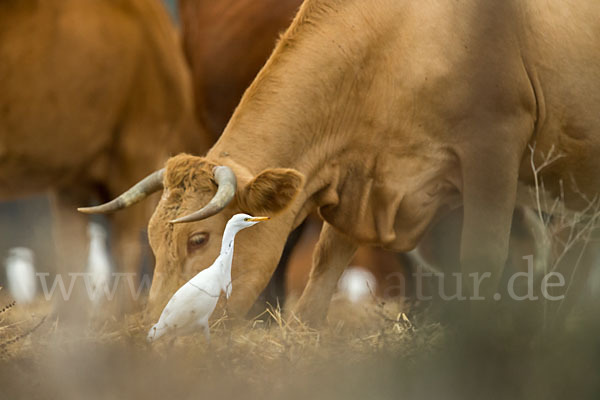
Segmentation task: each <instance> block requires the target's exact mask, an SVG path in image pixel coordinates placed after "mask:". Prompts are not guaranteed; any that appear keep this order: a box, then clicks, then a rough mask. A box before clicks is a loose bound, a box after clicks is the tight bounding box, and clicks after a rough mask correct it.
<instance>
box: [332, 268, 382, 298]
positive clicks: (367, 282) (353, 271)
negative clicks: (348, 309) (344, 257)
mask: <svg viewBox="0 0 600 400" xmlns="http://www.w3.org/2000/svg"><path fill="white" fill-rule="evenodd" d="M376 286H377V280H376V279H375V275H373V274H372V273H371V271H368V270H366V269H364V268H363V267H348V268H347V269H346V271H344V273H343V274H342V276H341V277H340V280H339V281H338V289H339V291H340V293H341V294H342V295H343V296H344V297H346V298H347V299H348V300H350V302H352V303H358V302H360V301H362V300H364V299H365V297H367V296H370V295H371V293H374V292H375V288H376Z"/></svg>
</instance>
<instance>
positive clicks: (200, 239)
mask: <svg viewBox="0 0 600 400" xmlns="http://www.w3.org/2000/svg"><path fill="white" fill-rule="evenodd" d="M208 238H209V234H208V233H206V232H199V233H194V234H193V235H191V236H190V237H189V238H188V243H187V247H188V252H189V253H191V252H194V251H196V250H198V249H200V248H201V247H203V246H204V245H206V243H208Z"/></svg>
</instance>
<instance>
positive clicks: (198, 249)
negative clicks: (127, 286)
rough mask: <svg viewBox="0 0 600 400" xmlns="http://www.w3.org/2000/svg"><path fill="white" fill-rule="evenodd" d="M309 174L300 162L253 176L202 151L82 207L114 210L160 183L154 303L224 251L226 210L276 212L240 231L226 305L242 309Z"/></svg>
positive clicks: (153, 237)
mask: <svg viewBox="0 0 600 400" xmlns="http://www.w3.org/2000/svg"><path fill="white" fill-rule="evenodd" d="M303 181H304V178H303V176H302V174H300V173H299V172H297V171H295V170H291V169H283V168H274V169H267V170H264V171H262V172H260V173H258V174H257V175H255V176H252V174H250V173H248V172H247V171H246V170H243V169H241V168H237V167H235V166H233V167H225V166H219V165H216V164H214V163H213V162H211V161H210V160H209V159H207V158H204V157H194V156H190V155H185V154H182V155H178V156H175V157H173V158H171V159H170V160H169V161H168V162H167V164H166V167H165V168H164V169H163V170H160V171H157V172H155V173H154V174H152V175H150V176H149V177H147V178H145V179H144V180H142V181H141V182H140V183H138V184H137V185H136V186H134V187H133V188H132V189H130V190H129V191H128V192H126V193H124V194H123V195H121V196H120V197H119V198H117V199H115V200H113V201H112V202H110V203H107V204H105V205H102V206H98V207H91V208H86V209H80V210H81V211H83V212H88V213H90V212H110V211H115V210H117V209H120V208H124V207H127V206H129V205H131V204H133V203H135V202H137V201H140V200H141V199H143V198H144V197H145V196H146V195H147V194H149V193H151V192H153V191H157V190H160V189H163V195H162V197H161V200H160V202H159V204H158V206H157V207H156V210H155V211H154V214H153V216H152V218H151V220H150V223H149V226H148V236H149V240H150V246H151V248H152V251H153V252H154V255H155V257H156V266H155V271H154V278H153V281H152V288H151V290H150V298H149V310H150V312H151V314H154V313H155V312H156V311H160V309H161V308H162V306H164V304H165V303H166V301H167V300H168V299H169V297H170V296H171V295H172V294H173V293H174V292H175V291H176V290H177V289H178V288H179V287H180V286H181V285H183V284H184V283H185V282H186V281H187V280H189V279H190V278H191V277H192V276H194V275H195V274H196V273H198V272H199V271H201V270H203V269H205V268H207V267H209V266H210V265H211V264H212V263H213V262H214V260H215V259H216V258H217V256H218V255H219V251H220V249H221V239H222V235H223V231H224V229H225V225H226V223H227V221H228V220H229V218H231V216H233V215H234V214H236V213H239V212H245V213H248V214H252V215H269V216H275V218H273V220H272V221H270V222H269V223H268V224H265V226H256V227H253V228H251V229H248V230H247V231H244V232H241V233H240V234H239V236H238V238H237V239H236V247H235V253H234V266H233V270H232V278H233V285H234V286H233V287H234V289H233V295H232V297H231V298H230V299H229V303H228V308H229V309H230V310H231V311H232V312H233V313H237V314H242V313H245V312H246V311H247V310H248V309H249V308H250V307H251V305H252V303H253V302H254V301H255V300H256V298H257V297H258V295H259V294H260V290H262V288H263V287H264V285H266V283H267V282H268V280H269V278H270V276H271V274H272V272H273V269H274V267H275V266H276V264H277V261H278V260H279V257H280V254H281V250H282V247H283V244H284V242H285V239H286V238H287V234H289V231H290V230H291V223H290V222H289V219H290V218H286V216H285V214H286V213H282V212H283V211H284V210H285V209H287V208H288V207H289V206H290V205H291V204H292V203H293V201H294V199H295V197H296V195H297V194H298V193H299V191H300V190H301V188H302V185H303Z"/></svg>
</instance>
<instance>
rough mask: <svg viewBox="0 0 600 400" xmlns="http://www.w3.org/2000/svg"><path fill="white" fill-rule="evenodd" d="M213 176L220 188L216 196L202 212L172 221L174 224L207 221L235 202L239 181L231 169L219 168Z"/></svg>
mask: <svg viewBox="0 0 600 400" xmlns="http://www.w3.org/2000/svg"><path fill="white" fill-rule="evenodd" d="M213 174H214V176H215V182H216V183H217V187H218V188H217V193H216V194H215V196H214V197H213V198H212V199H211V200H210V202H209V203H208V204H207V205H205V206H204V207H203V208H201V209H200V210H198V211H196V212H194V213H192V214H189V215H186V216H185V217H181V218H177V219H174V220H172V221H170V222H171V223H172V224H180V223H183V222H194V221H200V220H202V219H206V218H208V217H211V216H213V215H215V214H218V213H219V212H221V211H222V210H223V209H224V208H225V207H227V205H228V204H229V203H230V202H231V200H233V197H234V196H235V191H236V188H237V179H236V177H235V174H234V173H233V171H232V170H231V168H229V167H225V166H218V167H215V168H214V169H213Z"/></svg>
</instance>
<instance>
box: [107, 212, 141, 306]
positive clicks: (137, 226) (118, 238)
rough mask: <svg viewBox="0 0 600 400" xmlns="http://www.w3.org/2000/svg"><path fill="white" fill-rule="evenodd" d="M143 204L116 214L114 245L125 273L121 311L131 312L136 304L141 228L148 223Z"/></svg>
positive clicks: (121, 268) (122, 270)
mask: <svg viewBox="0 0 600 400" xmlns="http://www.w3.org/2000/svg"><path fill="white" fill-rule="evenodd" d="M143 206H144V205H141V206H140V207H139V208H135V207H134V208H131V209H127V210H123V211H121V212H118V213H114V214H112V215H111V216H110V222H111V226H112V235H111V248H112V253H113V255H114V259H115V261H116V265H117V268H118V272H119V273H122V274H123V275H122V276H121V280H120V281H119V286H118V295H119V296H118V306H119V308H120V309H121V311H123V312H126V311H131V310H132V309H133V308H134V307H135V305H136V304H137V300H138V294H140V293H141V291H140V290H139V289H140V288H139V285H140V282H141V280H140V271H141V260H142V237H141V235H142V229H143V226H144V223H145V222H147V221H146V219H145V214H144V207H143Z"/></svg>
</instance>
